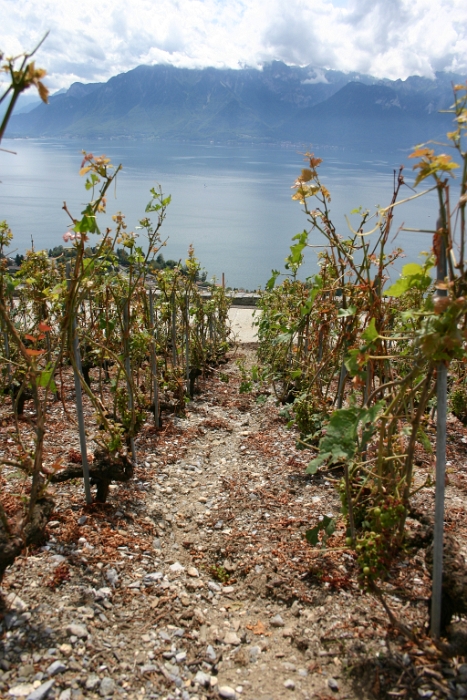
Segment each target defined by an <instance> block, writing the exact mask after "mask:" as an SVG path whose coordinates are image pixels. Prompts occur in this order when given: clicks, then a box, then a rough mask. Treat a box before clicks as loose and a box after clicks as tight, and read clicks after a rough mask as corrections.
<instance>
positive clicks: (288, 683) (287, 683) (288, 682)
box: [284, 678, 295, 690]
mask: <svg viewBox="0 0 467 700" xmlns="http://www.w3.org/2000/svg"><path fill="white" fill-rule="evenodd" d="M284 688H287V690H295V682H294V681H293V680H292V679H291V678H287V680H286V681H284Z"/></svg>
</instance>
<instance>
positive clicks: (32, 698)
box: [27, 681, 54, 700]
mask: <svg viewBox="0 0 467 700" xmlns="http://www.w3.org/2000/svg"><path fill="white" fill-rule="evenodd" d="M53 684H54V681H46V682H45V683H42V685H40V686H39V687H38V688H36V689H35V690H33V691H32V693H30V694H29V695H28V697H27V700H44V698H46V697H47V695H48V694H49V692H50V691H51V690H52V686H53Z"/></svg>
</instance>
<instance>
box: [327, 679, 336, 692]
mask: <svg viewBox="0 0 467 700" xmlns="http://www.w3.org/2000/svg"><path fill="white" fill-rule="evenodd" d="M328 686H329V687H330V688H331V690H333V691H334V692H335V693H337V691H338V690H339V683H338V682H337V681H336V679H335V678H328Z"/></svg>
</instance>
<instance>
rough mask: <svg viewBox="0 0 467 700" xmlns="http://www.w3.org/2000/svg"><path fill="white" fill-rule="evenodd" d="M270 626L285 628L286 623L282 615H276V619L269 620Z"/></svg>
mask: <svg viewBox="0 0 467 700" xmlns="http://www.w3.org/2000/svg"><path fill="white" fill-rule="evenodd" d="M269 624H270V625H271V627H284V626H285V622H284V620H283V619H282V617H281V616H280V615H274V617H272V618H271V619H270V620H269Z"/></svg>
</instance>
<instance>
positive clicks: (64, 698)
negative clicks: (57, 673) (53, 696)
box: [58, 688, 71, 700]
mask: <svg viewBox="0 0 467 700" xmlns="http://www.w3.org/2000/svg"><path fill="white" fill-rule="evenodd" d="M58 700H71V689H70V688H65V690H62V692H61V693H60V695H59V696H58Z"/></svg>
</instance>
